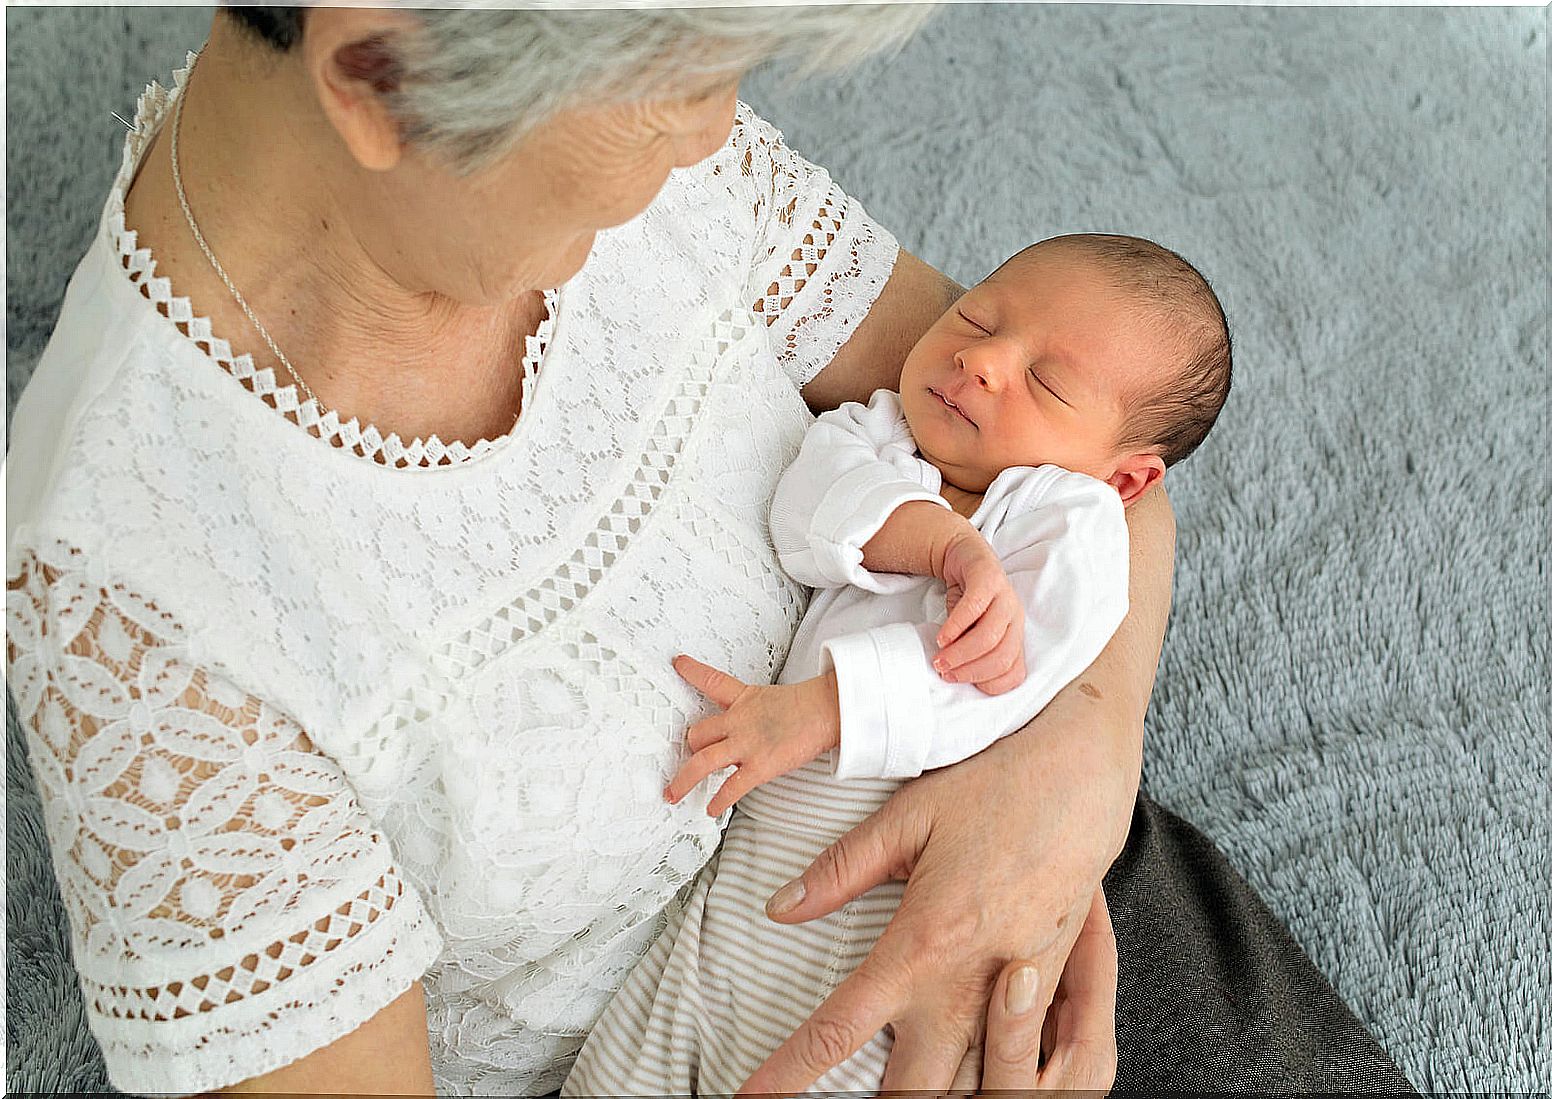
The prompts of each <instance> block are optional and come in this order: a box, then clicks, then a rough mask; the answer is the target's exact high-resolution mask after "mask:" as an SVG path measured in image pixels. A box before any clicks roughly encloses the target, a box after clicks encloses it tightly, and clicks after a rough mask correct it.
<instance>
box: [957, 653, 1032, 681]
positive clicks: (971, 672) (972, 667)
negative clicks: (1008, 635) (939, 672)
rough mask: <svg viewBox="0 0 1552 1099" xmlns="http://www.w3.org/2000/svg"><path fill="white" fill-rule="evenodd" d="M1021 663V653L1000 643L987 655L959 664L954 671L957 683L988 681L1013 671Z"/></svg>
mask: <svg viewBox="0 0 1552 1099" xmlns="http://www.w3.org/2000/svg"><path fill="white" fill-rule="evenodd" d="M1018 664H1019V653H1018V652H1017V651H1016V650H1014V649H1013V647H1012V646H1011V645H1006V644H1000V645H997V646H996V647H995V648H993V649H992V650H991V651H990V652H989V653H987V654H986V655H985V656H982V657H978V658H977V659H975V660H970V661H967V662H965V663H964V664H961V665H959V666H958V667H957V668H955V669H954V670H953V672H952V675H953V681H954V682H955V683H976V684H981V683H987V682H990V681H991V680H993V679H996V678H998V677H999V676H1002V675H1006V674H1007V673H1008V672H1010V671H1013V670H1014V669H1015V668H1016V667H1017V666H1018Z"/></svg>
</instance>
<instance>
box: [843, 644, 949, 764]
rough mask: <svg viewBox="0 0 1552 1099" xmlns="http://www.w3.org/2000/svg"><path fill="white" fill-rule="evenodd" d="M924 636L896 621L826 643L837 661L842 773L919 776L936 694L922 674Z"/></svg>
mask: <svg viewBox="0 0 1552 1099" xmlns="http://www.w3.org/2000/svg"><path fill="white" fill-rule="evenodd" d="M921 644H922V642H921V636H920V634H918V633H917V631H916V629H915V627H914V626H911V625H908V624H904V623H895V624H892V625H888V626H880V627H878V628H877V629H871V630H864V631H862V632H860V633H854V634H848V635H846V636H844V637H835V638H831V639H830V640H829V641H826V642H824V643H823V645H822V646H821V649H822V651H823V653H824V654H825V656H827V657H828V658H829V659H830V661H831V662H832V663H833V664H834V666H835V680H836V686H837V688H838V693H839V695H840V708H841V743H840V747H839V748H838V749H837V750H836V753H835V769H834V770H833V771H832V772H831V773H832V774H833V775H835V777H836V778H843V779H845V778H915V777H916V776H917V775H919V774H921V772H922V765H923V763H925V761H926V758H927V749H928V747H929V746H930V744H931V740H932V731H933V718H932V699H931V696H930V695H929V693H928V690H927V684H926V683H925V682H924V681H923V680H922V675H923V671H924V669H925V670H927V674H931V673H930V666H928V665H927V664H926V663H925V661H923V659H922V653H921Z"/></svg>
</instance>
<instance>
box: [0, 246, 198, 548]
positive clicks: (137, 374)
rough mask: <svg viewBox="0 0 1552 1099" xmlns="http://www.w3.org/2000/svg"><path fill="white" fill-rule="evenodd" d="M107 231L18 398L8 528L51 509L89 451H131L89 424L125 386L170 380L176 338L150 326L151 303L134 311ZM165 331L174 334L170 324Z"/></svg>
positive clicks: (81, 269)
mask: <svg viewBox="0 0 1552 1099" xmlns="http://www.w3.org/2000/svg"><path fill="white" fill-rule="evenodd" d="M109 231H110V227H108V226H106V225H105V226H103V227H102V228H101V229H100V230H99V232H98V234H97V235H96V237H95V238H94V239H93V241H92V244H91V246H90V247H89V248H88V249H87V251H86V253H85V255H83V256H82V258H81V261H80V262H79V263H78V264H77V265H76V268H75V271H74V272H73V273H72V275H71V277H70V281H69V283H68V284H67V286H66V288H65V296H64V301H63V303H62V304H61V307H60V311H59V316H58V318H57V319H56V320H55V323H54V328H53V330H52V331H51V333H50V335H49V338H48V341H47V343H46V344H45V346H44V349H43V352H42V354H41V355H40V356H39V358H38V360H37V362H36V363H35V364H34V365H33V368H32V373H31V376H30V377H29V378H28V381H27V384H26V387H25V388H24V389H23V390H22V394H21V396H20V398H18V400H17V403H16V407H15V410H14V413H13V415H12V419H11V431H10V445H9V448H8V451H7V455H6V508H7V530H8V531H10V530H14V529H15V528H16V527H17V526H19V525H22V524H24V523H26V522H27V521H29V520H30V519H32V518H34V517H36V516H37V514H38V513H39V512H40V511H41V510H43V509H44V508H46V506H47V502H48V498H49V495H50V492H51V490H52V488H53V487H54V485H55V483H56V482H57V479H58V475H59V474H60V473H61V472H62V471H64V470H66V469H69V468H70V467H71V466H72V465H73V464H75V463H76V462H78V461H79V460H80V459H82V458H84V457H85V455H86V454H87V453H88V452H90V451H93V450H96V449H98V448H107V449H110V450H111V449H115V448H116V449H118V450H120V452H123V451H124V450H126V449H127V448H128V446H129V444H130V440H128V439H124V438H122V437H117V436H114V435H104V434H102V433H101V432H94V431H91V430H88V429H87V425H88V424H89V423H90V422H91V421H92V420H93V418H94V416H95V415H96V414H97V413H98V412H99V411H100V410H101V409H102V408H104V407H111V406H112V405H114V404H115V403H116V402H118V401H120V400H121V399H122V398H123V394H124V391H125V389H126V388H127V387H132V386H134V385H135V384H136V382H137V381H139V382H142V383H143V382H144V381H145V380H146V379H147V378H151V379H156V378H163V379H165V377H166V370H165V356H166V355H170V354H172V353H173V352H174V350H175V341H174V340H172V339H171V338H168V339H166V340H164V341H158V340H157V338H156V326H154V325H151V324H148V323H147V321H148V320H149V319H151V318H150V317H149V316H148V314H149V313H150V312H151V311H152V309H153V308H154V307H152V306H150V305H149V303H146V305H145V306H144V307H143V308H137V307H136V303H135V302H134V300H133V297H132V296H131V295H132V294H133V292H134V291H133V288H132V287H131V286H130V285H129V283H128V280H127V279H122V277H121V276H120V275H119V274H118V273H117V272H115V271H114V270H113V267H112V252H113V249H111V248H110V247H109V243H110V241H109V239H108V236H107V234H108V232H109ZM121 281H122V282H123V283H124V285H120V282H121ZM126 289H127V290H128V291H129V292H128V293H126V292H125V291H126ZM155 319H158V320H161V319H162V318H160V317H156V318H155ZM166 328H167V329H168V331H169V332H171V331H172V326H171V325H170V324H169V325H166Z"/></svg>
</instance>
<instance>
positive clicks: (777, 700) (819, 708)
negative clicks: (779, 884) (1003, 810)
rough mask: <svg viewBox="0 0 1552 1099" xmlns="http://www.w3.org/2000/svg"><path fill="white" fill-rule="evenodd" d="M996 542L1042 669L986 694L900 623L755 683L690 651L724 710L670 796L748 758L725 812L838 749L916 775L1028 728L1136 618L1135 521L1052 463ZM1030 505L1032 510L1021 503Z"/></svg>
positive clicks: (846, 770) (918, 627)
mask: <svg viewBox="0 0 1552 1099" xmlns="http://www.w3.org/2000/svg"><path fill="white" fill-rule="evenodd" d="M1015 503H1017V504H1019V505H1021V510H1020V511H1019V513H1018V514H1017V515H1016V517H1014V518H1012V519H1010V520H1008V521H1007V522H1004V523H1001V524H1000V525H999V526H998V527H997V529H996V530H995V531H994V533H993V535H992V537H991V539H990V542H991V545H992V546H993V547H994V548H995V549H997V550H998V551H999V552H1001V553H1002V555H1003V556H1002V565H1003V567H1004V568H1005V569H1006V570H1007V576H1008V578H1009V580H1010V581H1011V583H1012V586H1013V588H1014V589H1015V590H1016V591H1017V592H1018V594H1019V596H1020V597H1021V598H1022V599H1023V601H1024V604H1025V606H1027V607H1028V608H1029V611H1028V613H1027V615H1026V616H1025V620H1024V633H1023V640H1024V647H1025V651H1026V653H1028V654H1029V657H1030V673H1031V674H1030V675H1029V677H1028V678H1027V679H1026V680H1025V681H1024V683H1023V684H1022V685H1021V686H1020V687H1017V688H1015V689H1014V690H1012V691H1009V692H1008V693H1006V694H1002V695H996V696H987V695H984V694H982V693H981V692H979V691H977V690H976V689H975V688H974V687H973V686H971V685H970V684H968V683H961V684H952V683H944V682H942V681H941V680H940V679H939V678H938V676H937V675H935V674H933V670H932V667H931V660H932V655H933V653H934V652H935V651H936V650H935V646H934V644H933V640H932V639H933V637H934V635H935V634H936V633H937V631H938V629H939V627H938V625H937V624H936V623H924V624H914V625H913V624H909V623H891V624H889V625H885V626H879V627H875V628H873V629H868V630H862V631H859V632H857V633H854V634H848V635H846V636H843V637H838V638H833V639H831V640H829V641H827V642H825V643H824V650H825V652H826V653H827V654H828V655H829V657H830V659H831V661H832V664H833V667H832V668H831V669H830V670H829V671H827V672H825V673H824V674H821V675H818V676H815V677H814V678H812V679H808V680H804V681H802V682H800V683H790V684H774V685H771V686H764V685H758V684H753V685H751V684H744V683H742V682H740V681H739V680H737V679H735V678H734V677H732V676H730V675H728V674H727V673H725V672H721V671H718V670H717V669H715V668H711V667H708V666H707V665H705V664H701V663H700V662H699V661H695V660H691V659H690V658H688V657H685V656H680V657H678V658H677V659H676V660H675V661H674V668H675V670H676V671H678V672H679V674H680V675H681V676H683V677H684V678H685V680H686V681H687V682H689V683H690V684H691V685H692V686H694V687H695V688H696V689H698V690H699V691H700V692H701V693H702V694H704V695H706V697H708V698H710V699H711V700H712V701H713V702H715V703H716V704H717V705H718V706H719V707H721V708H722V710H723V711H724V712H722V713H718V714H715V715H713V716H712V717H709V718H706V719H704V720H702V721H698V722H696V723H695V724H694V725H693V726H691V728H690V731H689V734H688V736H689V743H690V748H691V750H692V752H693V753H694V754H693V755H692V756H691V758H690V759H689V761H688V762H686V763H685V765H684V766H683V767H682V768H681V769H680V770H679V772H678V774H676V775H675V776H674V778H673V780H672V781H671V782H670V783H669V785H668V787H667V788H666V789H665V791H664V795H665V797H667V799H668V800H669V801H671V802H677V801H678V800H679V799H680V798H682V797H683V796H684V795H685V794H686V793H688V792H689V790H690V789H691V788H693V787H694V786H695V785H696V784H697V783H699V782H701V781H702V780H703V779H705V778H706V777H707V776H708V775H710V774H712V773H713V772H715V771H719V770H722V769H723V768H725V767H737V768H738V769H737V771H736V772H735V773H734V774H733V776H732V777H731V778H729V779H728V780H727V781H726V782H725V783H723V785H722V787H721V788H720V789H719V790H718V791H717V793H716V795H715V796H714V797H713V799H712V801H711V804H710V805H709V806H708V810H707V811H708V812H710V813H711V814H712V815H713V816H715V815H718V814H720V813H721V812H722V810H724V809H726V808H727V807H728V806H730V805H732V804H733V803H734V802H736V801H737V800H738V799H739V798H740V797H742V796H743V795H744V794H746V793H748V791H749V790H751V789H753V788H754V787H755V786H758V785H759V784H760V783H762V782H767V781H769V780H770V779H772V778H775V777H776V776H777V775H780V774H783V773H785V772H787V771H790V770H792V769H793V768H795V767H799V766H801V765H802V764H804V763H806V762H808V761H809V760H811V759H814V758H816V757H817V756H819V755H821V754H822V753H824V752H825V751H828V750H829V749H831V748H836V747H839V749H840V751H839V752H838V753H837V758H836V769H835V773H836V774H837V775H839V776H841V777H843V778H850V777H859V776H877V777H883V778H909V777H912V776H915V775H918V774H920V773H921V772H922V771H924V770H929V769H931V768H935V767H946V766H948V765H949V764H950V763H956V762H958V761H959V760H961V759H964V758H966V757H968V756H971V755H974V754H975V753H976V752H978V751H980V750H981V749H982V748H984V747H986V746H987V745H988V744H990V743H991V742H992V741H994V740H996V739H997V738H999V737H1001V736H1004V735H1006V734H1007V733H1010V732H1012V731H1013V730H1015V729H1018V728H1020V727H1022V726H1023V725H1024V723H1025V722H1027V721H1028V720H1029V718H1030V717H1032V716H1033V715H1034V714H1036V713H1038V712H1039V711H1040V710H1041V709H1042V708H1043V707H1044V706H1045V704H1046V703H1047V702H1049V701H1050V700H1051V698H1052V697H1053V696H1054V695H1055V694H1056V692H1057V691H1059V690H1061V688H1062V687H1064V686H1066V684H1067V683H1068V682H1069V681H1070V680H1072V679H1073V678H1074V677H1075V676H1077V675H1078V674H1079V673H1080V672H1082V671H1083V669H1084V668H1086V667H1088V665H1089V664H1090V663H1092V662H1093V660H1094V658H1095V657H1096V656H1097V655H1098V654H1099V652H1100V650H1101V649H1103V648H1104V646H1105V644H1106V642H1107V641H1108V640H1109V638H1110V635H1111V634H1112V633H1114V632H1115V629H1116V627H1117V626H1118V625H1120V622H1121V619H1122V618H1124V617H1125V616H1126V583H1127V575H1126V572H1127V557H1126V554H1127V547H1126V521H1125V518H1124V517H1123V512H1122V508H1121V501H1120V498H1119V497H1118V496H1117V495H1116V494H1115V490H1114V489H1112V488H1110V487H1109V486H1108V485H1104V484H1102V483H1101V482H1098V481H1094V480H1092V479H1091V478H1087V477H1080V476H1078V475H1076V474H1071V473H1067V472H1066V471H1064V470H1059V469H1055V468H1053V467H1047V468H1045V469H1042V470H1039V471H1037V472H1036V473H1035V474H1034V475H1033V476H1032V477H1031V478H1030V481H1029V483H1028V486H1027V489H1026V491H1024V492H1022V493H1020V494H1019V499H1018V500H1017V501H1015ZM1024 508H1027V510H1023V509H1024Z"/></svg>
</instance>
